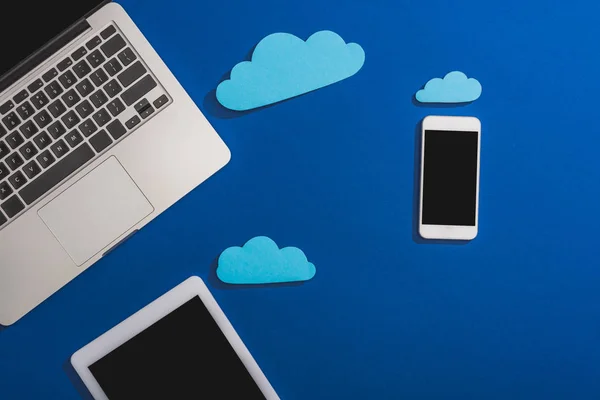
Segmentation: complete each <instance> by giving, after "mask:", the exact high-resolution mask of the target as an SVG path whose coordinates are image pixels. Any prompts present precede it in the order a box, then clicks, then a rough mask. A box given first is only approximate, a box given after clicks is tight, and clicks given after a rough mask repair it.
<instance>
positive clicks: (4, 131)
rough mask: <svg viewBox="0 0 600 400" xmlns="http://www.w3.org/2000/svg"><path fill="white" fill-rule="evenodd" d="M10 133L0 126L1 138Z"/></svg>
mask: <svg viewBox="0 0 600 400" xmlns="http://www.w3.org/2000/svg"><path fill="white" fill-rule="evenodd" d="M7 133H8V131H7V130H6V128H4V127H3V126H2V125H0V138H1V137H3V136H4V135H6V134H7Z"/></svg>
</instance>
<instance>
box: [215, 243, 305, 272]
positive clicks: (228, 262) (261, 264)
mask: <svg viewBox="0 0 600 400" xmlns="http://www.w3.org/2000/svg"><path fill="white" fill-rule="evenodd" d="M315 273H316V268H315V266H314V265H313V264H311V263H309V262H308V260H307V258H306V256H305V255H304V253H303V252H302V250H300V249H298V248H296V247H286V248H283V249H281V250H280V249H279V247H278V246H277V244H276V243H275V242H274V241H273V240H271V239H269V238H268V237H265V236H258V237H255V238H253V239H250V240H249V241H248V242H247V243H246V244H245V245H244V247H230V248H228V249H226V250H225V251H224V252H223V253H221V256H219V262H218V266H217V276H218V277H219V279H220V280H221V281H223V282H225V283H231V284H264V283H284V282H298V281H307V280H309V279H312V278H313V277H314V276H315Z"/></svg>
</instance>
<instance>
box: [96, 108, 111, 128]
mask: <svg viewBox="0 0 600 400" xmlns="http://www.w3.org/2000/svg"><path fill="white" fill-rule="evenodd" d="M94 121H96V124H98V126H99V127H103V126H104V125H105V124H106V123H107V122H108V121H110V115H108V113H107V112H106V110H105V109H104V108H103V109H101V110H98V112H96V113H95V114H94Z"/></svg>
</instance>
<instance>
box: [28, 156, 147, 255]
mask: <svg viewBox="0 0 600 400" xmlns="http://www.w3.org/2000/svg"><path fill="white" fill-rule="evenodd" d="M153 211H154V207H152V205H151V204H150V203H149V202H148V200H147V199H146V197H145V196H144V194H143V193H142V192H141V191H140V189H139V188H138V187H137V185H136V184H135V182H134V181H133V180H132V179H131V177H130V176H129V174H128V173H127V171H125V169H124V168H123V166H122V165H121V163H120V162H119V161H118V160H117V159H116V158H115V157H114V156H113V157H110V158H109V159H108V160H106V161H105V162H103V163H102V164H101V165H99V166H98V167H96V168H95V169H94V170H93V171H91V172H90V173H88V174H87V175H85V176H84V177H83V178H81V179H80V180H79V181H77V182H76V183H74V184H73V185H72V186H71V187H69V188H68V189H67V190H65V191H64V192H63V193H61V194H60V195H59V196H57V197H56V198H55V199H54V200H52V201H51V202H50V203H48V204H46V205H45V206H44V207H42V208H41V209H40V210H39V211H38V215H39V216H40V217H41V219H42V220H43V221H44V223H45V224H46V226H47V227H48V228H49V229H50V231H52V233H53V234H54V236H55V237H56V239H57V240H58V241H59V242H60V244H61V245H62V246H63V247H64V249H65V250H66V251H67V253H69V255H70V256H71V258H72V259H73V261H74V262H75V264H77V265H78V266H79V265H83V264H85V263H86V262H87V261H88V260H89V259H90V258H92V257H93V256H95V255H96V254H98V253H99V252H100V251H102V249H104V248H106V247H107V246H108V245H109V244H111V243H112V242H114V241H115V240H116V239H117V238H118V237H120V236H121V235H123V234H124V233H125V232H127V231H128V230H129V229H131V228H132V227H133V226H135V225H136V224H137V223H138V222H140V221H141V220H142V219H144V218H145V217H147V216H148V215H150V214H151V213H152V212H153Z"/></svg>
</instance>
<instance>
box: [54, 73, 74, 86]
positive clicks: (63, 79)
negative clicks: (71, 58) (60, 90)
mask: <svg viewBox="0 0 600 400" xmlns="http://www.w3.org/2000/svg"><path fill="white" fill-rule="evenodd" d="M58 80H59V81H60V83H62V85H63V86H64V87H65V89H68V88H70V87H71V86H73V85H74V84H75V82H77V78H75V75H73V73H72V72H71V71H67V72H65V73H64V74H62V75H61V76H59V77H58Z"/></svg>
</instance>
